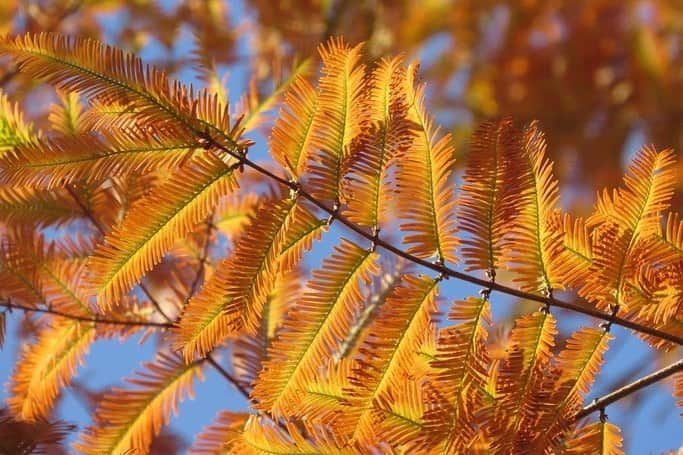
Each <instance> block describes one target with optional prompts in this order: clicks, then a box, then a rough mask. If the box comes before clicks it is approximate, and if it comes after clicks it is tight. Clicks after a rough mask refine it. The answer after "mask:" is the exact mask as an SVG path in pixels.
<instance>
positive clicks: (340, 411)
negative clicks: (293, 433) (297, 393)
mask: <svg viewBox="0 0 683 455" xmlns="http://www.w3.org/2000/svg"><path fill="white" fill-rule="evenodd" d="M352 366H353V361H352V360H351V359H342V360H340V361H338V362H335V361H334V360H333V359H330V360H329V361H328V363H327V364H326V365H324V366H323V367H322V368H320V369H319V370H318V374H317V376H316V380H315V381H310V382H308V383H306V388H305V390H303V394H302V395H301V400H300V401H299V405H298V406H299V407H298V409H297V414H299V415H301V416H305V419H306V421H308V422H315V423H316V424H319V425H326V426H329V427H330V428H332V431H333V433H334V434H335V436H337V437H338V438H339V439H340V440H341V439H345V436H346V434H347V432H346V430H347V429H348V428H349V426H350V425H352V422H353V421H355V420H356V419H357V413H356V412H354V411H355V410H354V409H353V408H352V407H351V406H350V403H349V399H348V394H347V390H348V389H349V387H350V382H349V376H350V375H351V367H352Z"/></svg>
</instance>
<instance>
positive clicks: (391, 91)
mask: <svg viewBox="0 0 683 455" xmlns="http://www.w3.org/2000/svg"><path fill="white" fill-rule="evenodd" d="M365 84H366V89H365V90H366V94H365V95H364V96H363V98H364V100H363V103H364V107H363V109H364V111H365V112H366V113H367V118H366V119H363V120H364V121H365V122H366V123H365V125H363V126H362V130H361V132H360V136H359V137H358V138H357V139H356V141H354V144H353V147H352V151H351V156H350V157H349V161H350V163H351V164H350V165H349V167H348V173H347V174H346V176H345V181H344V186H343V188H342V189H343V195H344V197H343V199H344V200H345V201H347V207H346V210H344V212H343V213H344V214H345V215H346V216H347V218H348V219H349V220H351V221H353V222H354V223H357V224H359V225H361V226H365V227H370V228H378V227H381V224H383V222H386V211H387V206H388V204H389V203H390V200H391V189H390V186H389V184H390V183H389V181H388V180H387V179H388V176H389V175H390V169H389V163H390V162H391V160H392V159H394V158H395V157H396V156H397V155H399V154H401V153H402V152H404V151H405V150H406V149H407V147H408V146H409V145H410V141H411V140H412V133H411V131H410V128H411V127H412V124H411V123H410V122H409V121H408V119H407V117H406V112H407V102H406V92H405V89H406V86H405V68H404V67H403V66H402V65H401V59H399V58H394V59H384V60H382V61H381V62H380V63H379V65H378V66H377V67H376V68H375V69H374V70H373V71H372V73H371V74H370V76H369V77H368V78H367V79H366V82H365Z"/></svg>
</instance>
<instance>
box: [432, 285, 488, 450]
mask: <svg viewBox="0 0 683 455" xmlns="http://www.w3.org/2000/svg"><path fill="white" fill-rule="evenodd" d="M448 319H449V320H452V321H458V322H459V324H457V325H454V326H450V327H448V328H445V329H443V330H441V332H440V333H439V338H438V344H437V352H436V360H435V361H433V362H432V365H433V366H434V367H435V368H437V370H436V372H435V374H434V379H433V383H434V384H436V386H437V387H438V389H439V391H440V392H441V394H442V399H445V400H447V402H448V403H449V405H450V406H449V408H450V409H449V411H450V413H449V414H450V415H449V416H448V417H447V422H443V420H444V419H443V415H442V413H441V412H439V410H438V409H437V412H435V413H434V414H431V413H428V414H427V416H426V417H425V426H426V427H428V428H435V429H440V428H441V427H444V426H445V430H446V434H445V435H444V436H445V438H446V441H445V445H444V450H446V451H447V452H449V453H450V452H458V451H460V452H465V451H467V450H469V445H470V444H471V443H472V441H473V440H474V437H475V434H476V432H477V424H478V419H479V416H478V414H480V413H481V411H482V409H483V408H484V407H485V406H486V405H487V404H488V403H486V397H485V390H486V386H487V380H488V366H489V359H488V354H487V352H486V340H487V338H488V332H487V330H486V324H488V325H490V324H491V308H490V303H489V302H488V300H487V299H482V298H469V299H467V300H464V301H457V302H454V303H453V306H452V308H451V312H450V314H449V316H448ZM435 434H438V431H437V432H435ZM432 438H434V439H436V438H435V437H434V436H432Z"/></svg>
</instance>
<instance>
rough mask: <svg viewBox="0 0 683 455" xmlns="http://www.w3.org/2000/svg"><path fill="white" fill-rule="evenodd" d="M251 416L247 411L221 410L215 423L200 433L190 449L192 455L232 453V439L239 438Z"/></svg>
mask: <svg viewBox="0 0 683 455" xmlns="http://www.w3.org/2000/svg"><path fill="white" fill-rule="evenodd" d="M248 418H249V414H246V413H234V412H229V411H222V412H220V413H219V414H218V415H217V416H216V418H215V419H214V421H213V423H212V424H211V425H209V426H207V427H206V428H204V430H202V432H201V433H199V434H198V435H197V437H196V439H195V441H194V444H193V445H192V448H191V449H190V454H191V455H223V454H226V453H230V452H229V450H230V449H231V447H230V446H231V441H234V440H235V439H239V437H240V435H241V434H242V430H243V428H244V425H245V424H246V422H247V419H248Z"/></svg>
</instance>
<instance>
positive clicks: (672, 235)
mask: <svg viewBox="0 0 683 455" xmlns="http://www.w3.org/2000/svg"><path fill="white" fill-rule="evenodd" d="M640 246H641V248H642V251H643V254H644V257H643V261H644V262H645V263H647V264H650V265H651V266H654V267H666V266H670V265H673V264H676V263H678V262H680V261H683V220H681V217H680V215H679V214H678V213H677V212H670V213H669V214H668V215H667V217H666V223H665V225H664V228H663V229H662V226H658V229H657V231H656V232H655V233H654V234H653V235H651V236H650V237H649V238H646V239H643V241H642V244H641V245H640Z"/></svg>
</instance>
